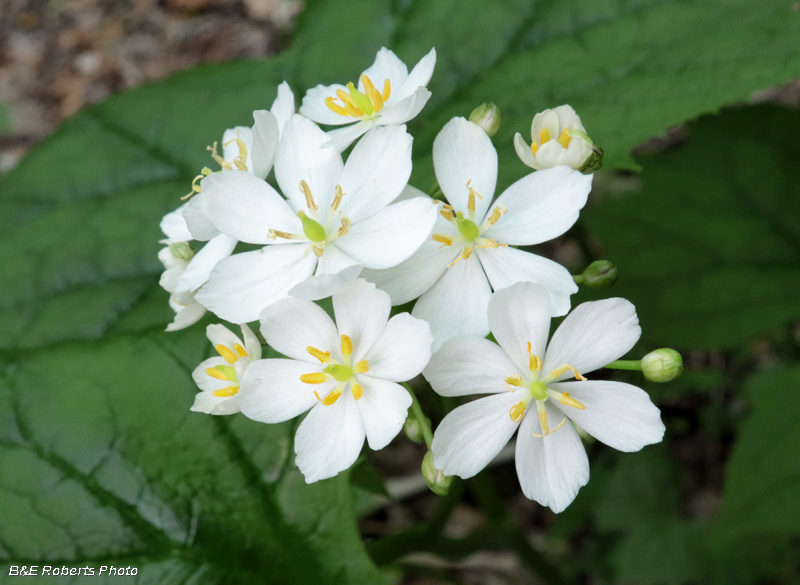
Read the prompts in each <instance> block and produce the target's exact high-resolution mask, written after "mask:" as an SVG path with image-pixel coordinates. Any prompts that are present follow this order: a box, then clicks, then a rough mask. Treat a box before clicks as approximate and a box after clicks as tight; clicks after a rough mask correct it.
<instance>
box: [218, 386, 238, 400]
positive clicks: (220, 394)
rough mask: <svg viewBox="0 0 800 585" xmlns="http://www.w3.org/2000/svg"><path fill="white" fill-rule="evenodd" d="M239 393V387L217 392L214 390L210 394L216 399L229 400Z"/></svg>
mask: <svg viewBox="0 0 800 585" xmlns="http://www.w3.org/2000/svg"><path fill="white" fill-rule="evenodd" d="M238 392H239V386H228V387H227V388H220V389H219V390H214V391H213V392H212V394H213V395H214V396H216V397H217V398H230V397H231V396H233V395H234V394H237V393H238Z"/></svg>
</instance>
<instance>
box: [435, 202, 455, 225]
mask: <svg viewBox="0 0 800 585" xmlns="http://www.w3.org/2000/svg"><path fill="white" fill-rule="evenodd" d="M439 214H440V215H441V216H442V217H443V218H445V219H446V220H447V221H449V222H450V223H453V222H455V220H456V210H455V209H453V208H452V207H450V206H449V205H448V204H447V203H445V204H444V205H442V208H441V209H440V210H439Z"/></svg>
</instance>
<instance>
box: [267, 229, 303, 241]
mask: <svg viewBox="0 0 800 585" xmlns="http://www.w3.org/2000/svg"><path fill="white" fill-rule="evenodd" d="M267 238H268V239H270V240H274V239H275V238H283V239H284V240H296V239H297V238H296V237H295V236H294V235H293V234H290V233H289V232H282V231H279V230H273V229H271V230H269V232H267Z"/></svg>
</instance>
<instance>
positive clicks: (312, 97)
mask: <svg viewBox="0 0 800 585" xmlns="http://www.w3.org/2000/svg"><path fill="white" fill-rule="evenodd" d="M337 89H341V90H342V91H343V92H345V93H348V91H347V88H346V87H345V86H344V85H340V84H338V83H337V84H334V85H318V86H316V87H312V88H311V89H309V90H308V91H307V92H306V95H305V96H304V97H303V103H302V104H301V105H300V114H302V115H303V116H305V117H306V118H308V119H310V120H314V121H315V122H317V123H318V124H327V125H329V126H341V125H342V124H352V123H353V122H355V121H356V119H357V118H353V117H352V116H342V115H341V114H337V113H336V112H334V111H333V110H331V109H330V108H329V107H328V106H326V105H325V98H329V97H331V98H335V99H337V102H336V103H337V104H339V105H341V101H338V98H337V97H336V90H337ZM284 129H285V126H284Z"/></svg>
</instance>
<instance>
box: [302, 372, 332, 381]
mask: <svg viewBox="0 0 800 585" xmlns="http://www.w3.org/2000/svg"><path fill="white" fill-rule="evenodd" d="M300 381H301V382H303V383H304V384H324V383H325V382H327V381H328V375H327V374H323V373H322V372H312V373H310V374H303V375H302V376H300Z"/></svg>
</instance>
